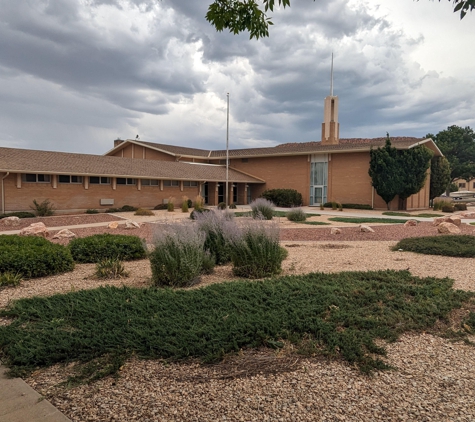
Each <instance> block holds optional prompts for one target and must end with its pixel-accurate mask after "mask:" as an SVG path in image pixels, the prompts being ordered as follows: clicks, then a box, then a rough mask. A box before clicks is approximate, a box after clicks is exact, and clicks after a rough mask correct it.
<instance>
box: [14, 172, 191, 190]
mask: <svg viewBox="0 0 475 422" xmlns="http://www.w3.org/2000/svg"><path fill="white" fill-rule="evenodd" d="M141 180H142V185H143V186H159V185H160V181H159V180H157V179H141ZM22 181H23V182H28V183H51V175H50V174H32V173H26V174H22ZM58 182H59V183H82V182H83V176H73V175H63V174H61V175H59V176H58ZM89 183H90V184H91V185H110V184H111V178H110V177H99V176H89ZM116 183H117V184H118V185H135V184H136V183H137V179H131V178H126V177H118V178H117V179H116ZM163 186H166V187H172V186H173V187H178V186H180V182H179V181H178V180H164V181H163ZM183 186H184V187H197V186H198V182H192V181H184V182H183Z"/></svg>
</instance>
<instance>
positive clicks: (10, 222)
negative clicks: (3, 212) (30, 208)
mask: <svg viewBox="0 0 475 422" xmlns="http://www.w3.org/2000/svg"><path fill="white" fill-rule="evenodd" d="M2 222H3V224H5V226H11V227H14V226H19V225H20V218H19V217H15V216H12V217H5V218H2Z"/></svg>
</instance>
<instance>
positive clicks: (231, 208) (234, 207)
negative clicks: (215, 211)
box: [229, 204, 237, 210]
mask: <svg viewBox="0 0 475 422" xmlns="http://www.w3.org/2000/svg"><path fill="white" fill-rule="evenodd" d="M236 208H237V206H236V204H231V205H230V206H229V209H230V210H235V209H236Z"/></svg>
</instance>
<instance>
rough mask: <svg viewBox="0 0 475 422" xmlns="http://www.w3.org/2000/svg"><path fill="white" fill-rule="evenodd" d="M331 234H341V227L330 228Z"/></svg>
mask: <svg viewBox="0 0 475 422" xmlns="http://www.w3.org/2000/svg"><path fill="white" fill-rule="evenodd" d="M330 234H341V229H339V228H338V227H332V228H331V230H330Z"/></svg>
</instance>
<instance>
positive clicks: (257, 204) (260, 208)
mask: <svg viewBox="0 0 475 422" xmlns="http://www.w3.org/2000/svg"><path fill="white" fill-rule="evenodd" d="M250 206H251V210H252V218H259V219H261V218H263V219H266V220H272V216H273V215H274V204H273V203H272V202H270V201H268V200H267V199H264V198H257V199H256V200H255V201H253V202H251V204H250Z"/></svg>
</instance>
